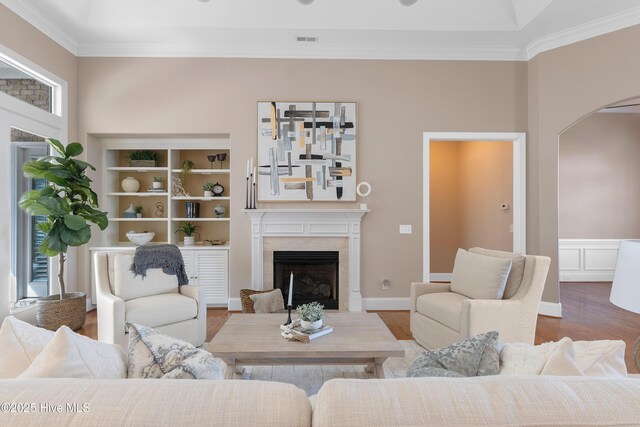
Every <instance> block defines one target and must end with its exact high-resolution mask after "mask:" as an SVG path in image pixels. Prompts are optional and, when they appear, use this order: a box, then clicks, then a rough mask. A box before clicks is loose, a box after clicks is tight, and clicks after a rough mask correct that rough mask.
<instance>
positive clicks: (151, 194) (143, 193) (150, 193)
mask: <svg viewBox="0 0 640 427" xmlns="http://www.w3.org/2000/svg"><path fill="white" fill-rule="evenodd" d="M168 195H169V193H167V192H166V191H165V192H163V193H155V192H153V191H138V192H136V193H124V192H119V193H107V196H115V197H118V196H131V197H167V196H168Z"/></svg>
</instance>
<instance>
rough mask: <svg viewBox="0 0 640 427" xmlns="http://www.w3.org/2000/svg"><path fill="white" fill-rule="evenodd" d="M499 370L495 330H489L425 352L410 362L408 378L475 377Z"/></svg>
mask: <svg viewBox="0 0 640 427" xmlns="http://www.w3.org/2000/svg"><path fill="white" fill-rule="evenodd" d="M498 373H500V363H499V353H498V332H496V331H492V332H487V333H485V334H480V335H476V336H474V337H471V338H467V339H466V340H463V341H460V342H457V343H455V344H452V345H450V346H449V347H444V348H439V349H436V350H430V351H426V352H424V353H423V354H421V355H420V356H418V358H417V359H416V360H415V361H414V362H413V364H412V365H411V367H410V368H409V370H408V371H407V377H475V376H482V375H496V374H498Z"/></svg>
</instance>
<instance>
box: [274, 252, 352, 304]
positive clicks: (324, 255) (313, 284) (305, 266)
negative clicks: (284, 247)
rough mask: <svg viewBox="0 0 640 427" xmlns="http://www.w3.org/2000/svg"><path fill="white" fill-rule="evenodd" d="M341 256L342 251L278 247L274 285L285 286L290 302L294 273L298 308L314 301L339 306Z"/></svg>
mask: <svg viewBox="0 0 640 427" xmlns="http://www.w3.org/2000/svg"><path fill="white" fill-rule="evenodd" d="M339 258H340V257H339V252H338V251H274V252H273V287H274V289H278V288H279V289H281V290H282V295H283V296H284V300H285V304H286V301H287V300H288V298H289V280H290V275H291V273H293V299H292V303H291V306H292V307H293V308H294V309H295V308H296V307H297V306H298V305H300V304H307V303H309V302H312V301H317V302H319V303H320V304H322V305H324V308H325V309H338V302H339V299H338V298H339V295H338V291H339V286H338V285H339V283H338V277H339V274H338V273H339Z"/></svg>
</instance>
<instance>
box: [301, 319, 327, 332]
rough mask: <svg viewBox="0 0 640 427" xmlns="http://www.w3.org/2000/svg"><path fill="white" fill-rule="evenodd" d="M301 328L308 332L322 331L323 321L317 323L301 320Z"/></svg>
mask: <svg viewBox="0 0 640 427" xmlns="http://www.w3.org/2000/svg"><path fill="white" fill-rule="evenodd" d="M300 327H301V328H302V329H305V330H307V331H309V330H313V329H320V328H322V319H320V320H316V321H315V322H307V321H306V320H302V319H300Z"/></svg>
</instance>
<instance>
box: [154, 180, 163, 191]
mask: <svg viewBox="0 0 640 427" xmlns="http://www.w3.org/2000/svg"><path fill="white" fill-rule="evenodd" d="M153 189H154V190H160V189H162V181H160V182H158V181H153Z"/></svg>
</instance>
